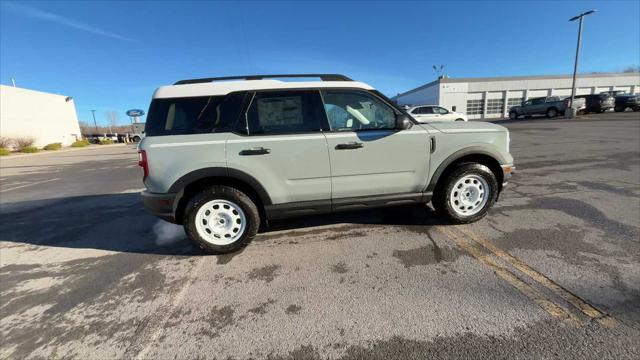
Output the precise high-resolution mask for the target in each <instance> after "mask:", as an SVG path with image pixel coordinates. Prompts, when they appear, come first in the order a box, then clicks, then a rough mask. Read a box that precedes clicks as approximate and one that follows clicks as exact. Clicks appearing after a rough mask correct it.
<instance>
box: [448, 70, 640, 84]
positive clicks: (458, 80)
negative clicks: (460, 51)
mask: <svg viewBox="0 0 640 360" xmlns="http://www.w3.org/2000/svg"><path fill="white" fill-rule="evenodd" d="M633 75H638V76H640V73H637V72H630V73H598V74H578V75H577V76H576V78H594V77H622V76H633ZM572 77H573V74H563V75H529V76H498V77H482V78H444V79H441V81H442V82H443V83H461V82H486V81H517V80H546V79H566V78H572Z"/></svg>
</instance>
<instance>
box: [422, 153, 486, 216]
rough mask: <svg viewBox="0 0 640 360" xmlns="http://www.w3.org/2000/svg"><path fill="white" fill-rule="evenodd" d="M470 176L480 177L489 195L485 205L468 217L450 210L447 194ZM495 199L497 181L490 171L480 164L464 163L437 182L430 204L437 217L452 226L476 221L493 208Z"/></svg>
mask: <svg viewBox="0 0 640 360" xmlns="http://www.w3.org/2000/svg"><path fill="white" fill-rule="evenodd" d="M472 174H473V175H477V176H480V177H482V178H483V179H484V180H485V181H486V182H487V184H488V185H489V191H490V194H489V198H488V200H487V202H486V204H485V205H484V206H483V207H482V209H481V210H480V211H479V212H477V213H475V214H473V215H470V216H463V215H461V214H459V213H457V212H456V211H455V210H454V209H453V208H452V206H451V204H450V203H449V201H448V199H449V194H451V192H452V191H454V189H453V187H454V185H455V184H456V182H457V181H458V180H459V179H461V178H462V177H464V176H467V175H472ZM497 198H498V181H497V180H496V176H495V174H494V173H493V172H492V171H491V169H489V168H488V167H486V166H485V165H482V164H477V163H466V164H461V165H459V166H458V167H457V168H456V169H454V170H453V171H452V172H450V173H449V174H448V175H446V176H445V178H444V179H441V180H440V181H439V182H438V186H436V189H435V191H434V194H433V200H432V201H431V203H432V204H433V207H434V208H435V209H436V212H437V213H438V215H440V216H442V217H443V218H445V219H446V220H447V221H449V222H452V223H454V224H467V223H472V222H474V221H478V220H480V219H482V218H483V217H484V216H485V215H487V212H488V211H489V209H490V208H491V206H493V203H495V201H496V199H497Z"/></svg>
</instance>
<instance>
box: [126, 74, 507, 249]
mask: <svg viewBox="0 0 640 360" xmlns="http://www.w3.org/2000/svg"><path fill="white" fill-rule="evenodd" d="M292 78H296V80H303V79H310V78H319V81H317V80H316V81H281V80H285V79H292ZM279 79H280V80H279ZM145 133H146V137H145V138H144V139H142V141H141V142H140V144H139V146H138V148H139V165H140V166H141V167H142V168H143V170H144V184H145V186H146V190H145V191H144V192H142V198H143V202H144V205H145V207H146V208H147V210H148V211H150V212H151V213H154V214H156V215H157V216H159V217H161V218H163V219H165V220H168V221H171V222H174V223H177V224H182V225H184V228H185V230H186V233H187V235H188V236H189V238H190V239H191V240H192V241H193V242H195V243H196V244H197V245H198V246H200V247H201V248H202V249H204V250H205V251H208V252H211V253H217V254H220V253H228V252H232V251H236V250H238V249H240V248H241V247H243V246H245V245H246V244H247V243H248V242H249V241H251V239H252V238H253V237H254V236H255V235H256V233H257V231H258V229H259V228H260V226H261V224H266V223H267V221H269V220H271V219H282V218H287V217H292V216H298V215H313V214H320V213H326V212H333V211H343V210H354V209H363V208H369V207H382V206H392V205H401V204H411V203H427V202H429V201H431V202H432V204H433V206H434V207H435V209H436V211H437V212H438V213H439V214H440V215H441V216H443V217H444V218H445V219H447V220H448V221H450V222H452V223H468V222H472V221H476V220H478V219H480V218H482V217H483V216H484V215H485V214H486V213H487V211H488V209H489V208H490V207H491V206H492V204H493V203H494V202H495V201H496V199H497V198H498V195H499V193H500V191H501V190H502V188H503V186H504V184H506V181H507V179H508V178H509V177H510V175H511V171H512V169H513V158H512V157H511V155H510V154H509V133H508V131H507V129H505V128H504V127H501V126H498V125H494V124H490V123H484V122H471V123H466V122H442V123H432V124H419V123H418V122H417V121H415V120H414V119H413V118H412V117H411V116H410V115H409V114H407V113H406V112H405V111H404V110H403V109H402V108H400V107H399V106H397V105H396V104H394V103H393V102H392V101H391V100H389V99H388V98H387V97H385V96H384V95H382V94H381V93H379V92H378V91H376V90H374V88H372V87H371V86H369V85H367V84H364V83H361V82H356V81H353V80H351V79H349V78H347V77H345V76H343V75H329V74H304V75H271V76H265V75H255V76H242V77H223V78H205V79H194V80H182V81H178V82H177V83H175V84H174V85H171V86H162V87H160V88H159V89H157V90H156V91H155V93H154V95H153V100H152V102H151V105H150V107H149V112H148V116H147V122H146V126H145Z"/></svg>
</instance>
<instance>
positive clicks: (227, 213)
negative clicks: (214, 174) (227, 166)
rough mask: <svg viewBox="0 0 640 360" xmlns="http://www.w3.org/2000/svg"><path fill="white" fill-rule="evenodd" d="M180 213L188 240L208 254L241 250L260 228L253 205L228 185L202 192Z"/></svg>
mask: <svg viewBox="0 0 640 360" xmlns="http://www.w3.org/2000/svg"><path fill="white" fill-rule="evenodd" d="M184 214H185V215H184V228H185V231H186V233H187V235H188V236H189V238H190V239H191V240H192V241H193V242H194V243H195V244H196V245H198V246H199V247H200V248H202V249H203V250H205V251H206V252H209V253H212V254H225V253H230V252H234V251H237V250H239V249H241V248H242V247H244V246H245V245H247V244H248V243H249V242H250V241H251V240H252V239H253V237H254V236H255V235H256V233H257V232H258V228H259V227H260V215H259V213H258V208H257V207H256V204H255V203H254V202H253V201H252V200H251V198H249V197H248V196H247V195H246V194H244V193H243V192H242V191H240V190H238V189H235V188H232V187H229V186H212V187H209V188H206V189H204V190H202V191H201V192H200V193H198V194H196V195H195V196H194V197H193V198H191V200H189V202H188V203H187V206H186V208H185V211H184Z"/></svg>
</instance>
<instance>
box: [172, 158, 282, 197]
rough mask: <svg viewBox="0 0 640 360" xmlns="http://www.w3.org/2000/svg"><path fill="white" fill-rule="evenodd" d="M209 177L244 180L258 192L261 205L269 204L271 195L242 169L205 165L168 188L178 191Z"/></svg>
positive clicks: (173, 191) (174, 191)
mask: <svg viewBox="0 0 640 360" xmlns="http://www.w3.org/2000/svg"><path fill="white" fill-rule="evenodd" d="M210 177H221V178H226V179H230V180H234V179H235V180H238V181H241V182H244V183H246V184H247V185H249V186H250V187H251V188H252V189H253V190H254V191H255V192H256V194H258V196H259V197H260V201H262V204H263V205H271V197H270V196H269V193H267V190H266V189H265V188H264V187H263V186H262V184H260V182H259V181H258V180H256V178H254V177H253V176H251V175H249V174H247V173H246V172H244V171H241V170H237V169H233V168H226V167H207V168H202V169H198V170H194V171H192V172H189V173H187V174H185V175H183V176H182V177H180V178H179V179H178V180H176V181H175V182H174V183H173V185H171V187H170V188H169V192H170V193H179V192H181V191H182V190H184V188H186V187H187V186H188V185H189V184H193V183H194V182H196V181H198V180H202V179H206V178H210Z"/></svg>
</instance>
